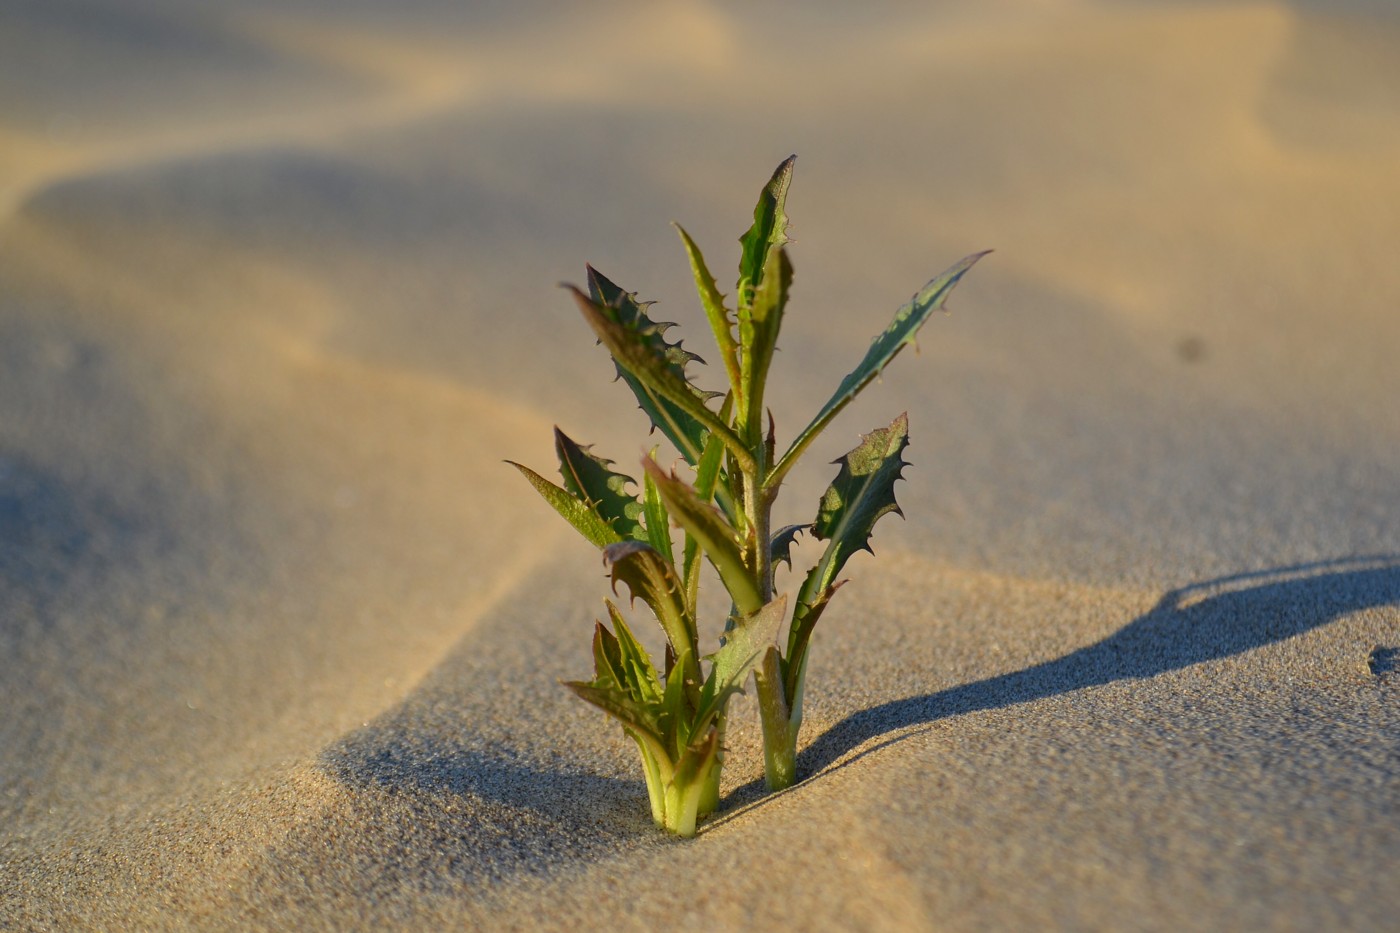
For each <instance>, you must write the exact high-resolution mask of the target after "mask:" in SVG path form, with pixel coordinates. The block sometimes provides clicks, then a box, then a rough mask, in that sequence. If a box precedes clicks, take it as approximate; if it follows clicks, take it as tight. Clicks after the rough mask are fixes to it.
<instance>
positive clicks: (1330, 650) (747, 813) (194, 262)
mask: <svg viewBox="0 0 1400 933" xmlns="http://www.w3.org/2000/svg"><path fill="white" fill-rule="evenodd" d="M749 6H750V5H749V4H740V3H719V2H708V3H707V2H663V3H645V4H644V3H610V4H602V5H590V6H589V8H588V9H587V10H586V11H584V9H583V8H582V7H579V8H577V9H575V10H568V11H567V12H564V11H561V9H567V8H562V7H560V6H555V5H547V4H539V3H526V4H496V5H489V6H488V5H472V4H449V3H431V2H421V3H411V4H394V5H392V9H391V8H390V5H389V4H382V5H376V4H371V3H368V2H360V3H351V4H341V3H337V4H331V3H329V2H321V0H298V2H293V3H272V2H265V3H251V4H246V3H245V4H221V3H215V2H196V3H187V2H181V3H176V2H173V0H153V2H145V0H142V2H130V0H123V2H116V0H112V2H102V0H84V2H81V3H61V4H59V3H50V2H46V0H11V2H8V3H6V4H4V7H3V9H0V708H3V710H4V715H3V716H2V717H0V927H3V928H5V929H17V930H31V929H33V930H72V929H136V928H141V929H162V928H173V929H181V928H198V929H228V928H240V929H249V928H254V929H256V928H265V929H283V930H285V929H307V930H315V929H326V930H345V929H369V928H378V929H382V928H421V929H440V928H444V927H447V926H452V927H457V928H479V929H510V928H544V929H568V930H580V929H595V928H601V927H608V928H612V929H643V928H649V929H655V928H657V927H658V926H660V925H662V924H665V925H667V928H672V929H683V930H688V929H697V930H698V929H707V930H715V929H733V928H739V927H745V926H747V927H750V928H752V929H769V928H777V927H778V926H779V925H780V924H781V925H783V926H784V927H786V928H794V929H795V928H803V929H817V930H824V929H833V930H836V929H870V930H881V929H899V930H903V929H958V930H962V929H1115V930H1116V929H1148V930H1180V929H1260V928H1271V929H1298V930H1315V929H1336V930H1341V929H1355V930H1382V929H1392V930H1393V929H1395V927H1396V924H1397V923H1400V885H1397V883H1396V879H1397V878H1400V661H1398V660H1397V652H1398V651H1400V404H1397V401H1396V400H1397V399H1398V398H1400V366H1397V365H1396V360H1397V356H1398V355H1400V314H1397V309H1400V262H1397V261H1396V254H1397V246H1400V19H1397V18H1395V14H1394V12H1393V7H1389V5H1388V4H1385V3H1373V4H1362V3H1358V4H1335V3H1329V4H1322V3H1316V4H1294V5H1288V4H1282V3H1218V4H1194V3H1127V4H1102V3H1088V2H1083V3H1081V2H1063V3H1047V2H1037V0H996V2H990V3H989V2H978V3H973V2H964V3H955V2H950V3H941V4H937V5H931V4H914V3H911V4H890V5H888V6H880V7H879V8H878V9H869V10H864V11H862V12H854V11H853V10H852V9H848V5H845V4H836V3H831V4H807V5H804V7H803V12H801V13H793V14H788V15H785V16H779V15H778V14H776V13H764V12H760V13H754V12H753V11H752V10H750V9H749ZM474 7H480V8H474ZM1387 10H1390V11H1391V12H1387ZM794 151H795V152H797V153H799V156H800V158H799V162H798V167H797V174H796V180H795V182H794V186H793V190H792V195H791V199H790V202H789V208H790V214H791V215H792V217H793V221H794V228H793V234H794V237H795V243H794V246H793V249H792V255H793V261H794V264H795V266H796V270H797V278H796V285H795V290H794V298H793V304H792V306H791V307H790V309H789V316H788V324H787V330H786V335H785V338H784V340H783V342H782V353H780V354H779V359H778V363H777V365H776V367H775V372H774V375H773V381H772V390H771V391H772V402H773V407H774V410H775V415H776V418H777V423H778V430H779V434H780V435H783V433H784V432H785V431H786V432H787V434H786V436H788V437H790V436H791V433H792V432H793V431H794V430H795V429H796V428H797V427H799V426H800V425H801V424H802V423H805V421H806V419H807V417H808V416H809V414H810V412H811V411H812V410H814V409H815V407H816V406H817V404H819V403H820V401H821V400H823V399H824V398H825V397H826V395H827V394H828V393H829V392H830V389H831V387H832V386H833V385H834V384H835V382H836V381H838V380H839V378H840V377H841V376H842V375H843V374H844V373H845V372H846V371H847V370H848V369H849V368H850V367H851V366H852V365H853V364H854V362H855V361H856V360H857V359H858V358H859V356H860V354H861V353H862V352H863V350H864V346H865V343H866V341H867V340H868V339H869V338H870V337H871V336H872V335H873V334H874V333H875V332H876V331H878V330H879V329H880V328H881V327H883V326H884V324H885V322H886V321H887V320H888V316H889V314H890V313H891V312H892V311H893V310H894V308H896V307H897V306H898V305H899V304H900V303H901V302H903V301H904V300H905V299H906V298H907V296H908V295H909V294H910V292H912V291H913V290H914V289H915V288H916V287H917V286H918V285H920V284H921V283H922V282H923V281H924V280H925V279H927V278H928V277H929V276H930V275H932V274H933V273H935V272H937V271H939V270H941V269H942V268H944V267H945V266H947V265H949V264H950V263H951V262H953V261H954V260H956V259H957V258H959V257H961V256H963V255H965V254H967V253H970V252H973V251H975V250H978V249H983V248H988V247H994V248H996V250H997V252H996V253H995V254H994V255H993V256H991V257H989V258H988V259H986V260H985V261H984V262H983V263H982V264H981V265H979V266H978V267H977V268H976V269H975V270H974V272H973V273H972V274H971V275H970V276H969V277H968V278H967V279H966V280H965V282H964V284H963V285H962V286H961V287H960V288H959V289H958V291H957V293H956V294H955V296H954V299H953V301H952V302H951V308H952V310H953V314H952V315H951V316H949V317H947V318H938V319H936V320H935V321H933V322H932V323H931V324H930V325H929V327H928V329H926V330H925V331H924V333H923V335H922V337H921V340H920V348H921V351H920V354H919V355H918V356H914V355H912V354H910V355H908V356H906V357H902V358H901V359H900V360H899V361H898V363H897V364H896V365H895V366H894V367H893V368H892V369H891V370H890V371H889V372H888V373H887V375H886V377H885V378H884V379H883V381H882V382H881V383H880V384H878V385H877V386H875V387H873V388H872V389H871V390H870V391H869V392H868V393H867V396H866V397H864V398H863V399H862V400H861V401H860V402H859V403H858V404H857V405H855V406H853V407H852V409H851V410H850V411H849V412H848V413H847V414H844V415H843V416H842V417H841V419H840V420H839V421H838V422H837V423H836V424H835V425H834V426H833V428H832V430H831V431H830V432H828V435H827V436H826V437H824V438H823V440H822V441H821V443H819V444H818V445H817V447H816V448H815V449H814V451H813V453H812V455H811V457H810V458H809V459H810V464H807V465H804V466H802V467H800V468H799V469H798V470H797V471H796V472H795V473H794V475H793V478H792V480H791V482H790V484H789V486H790V488H789V490H788V492H787V493H786V495H785V497H784V498H783V499H782V500H780V504H779V514H778V516H777V517H778V519H779V520H781V521H783V522H787V521H794V522H795V521H804V520H808V519H809V518H810V513H811V512H812V511H813V509H814V503H815V501H816V498H817V496H818V495H819V494H820V492H821V490H822V489H823V488H824V485H825V483H826V482H827V481H828V480H829V479H830V477H831V468H829V467H827V466H825V462H826V461H827V460H830V459H831V458H832V457H834V456H836V455H838V454H840V453H841V452H842V451H844V450H845V449H847V448H848V447H850V446H851V444H852V443H853V441H854V439H855V435H856V433H857V432H859V431H865V430H869V429H870V428H871V427H874V426H878V425H882V424H885V423H887V422H888V420H889V419H890V417H891V416H892V415H893V414H895V413H897V412H898V411H901V410H905V409H907V410H908V411H909V413H910V422H911V435H912V437H913V444H912V446H911V448H910V450H909V452H908V457H909V459H910V460H911V461H912V462H913V464H914V466H913V468H912V469H910V470H908V471H906V477H907V482H905V483H903V484H901V485H900V487H899V495H900V500H901V503H902V505H903V508H904V511H905V513H906V514H907V516H908V520H907V521H905V522H903V523H901V522H899V521H897V520H893V519H891V520H887V522H886V523H885V524H882V525H881V527H880V528H879V530H878V531H877V533H876V538H875V544H876V549H877V551H878V552H879V557H878V559H871V558H869V557H868V556H866V557H861V558H858V559H856V560H855V561H853V562H852V564H851V565H850V566H849V574H848V575H849V576H850V577H851V578H852V582H851V583H850V584H849V585H848V586H847V587H846V588H845V589H843V590H842V592H841V595H840V597H839V599H838V601H837V602H836V604H835V605H834V606H833V609H832V611H831V612H830V613H828V615H827V616H826V618H825V619H824V620H823V623H822V625H821V627H820V628H819V629H818V634H817V640H816V647H815V649H814V658H813V661H812V666H811V674H810V679H809V690H808V714H807V722H806V725H805V727H804V738H803V743H802V744H803V747H804V750H803V752H802V755H801V759H800V762H799V767H800V770H801V773H802V774H803V776H804V778H805V779H804V780H803V781H802V782H801V783H800V784H799V785H798V786H797V787H796V788H794V789H792V790H791V791H789V792H786V793H784V794H781V795H777V796H770V797H764V796H763V795H762V794H761V793H759V785H760V783H761V778H760V771H761V769H760V766H759V763H758V758H757V757H756V753H757V726H756V723H755V721H754V717H755V709H754V706H753V701H752V699H751V698H749V697H744V698H740V699H739V700H738V701H737V702H736V704H735V706H734V724H733V726H732V727H731V733H730V744H731V755H730V762H731V764H730V766H729V768H728V769H727V772H726V794H727V796H726V800H725V806H724V809H723V811H722V812H721V813H720V814H719V815H717V816H716V817H715V818H714V819H712V820H710V821H708V822H707V823H705V824H703V826H702V832H701V834H700V836H699V838H697V839H696V840H694V841H691V842H688V843H679V842H674V841H672V840H669V839H666V838H663V837H662V836H660V835H659V834H658V833H657V832H656V831H655V830H654V829H653V828H652V827H651V826H650V821H649V819H648V816H647V813H646V811H645V793H644V789H643V786H642V783H641V779H640V773H639V771H638V770H637V767H636V763H635V761H634V752H633V750H632V748H631V747H630V743H627V742H626V741H625V740H624V739H623V737H622V736H621V735H620V734H619V733H618V731H617V730H616V729H615V728H614V727H613V726H612V725H610V724H609V723H608V722H607V721H605V719H604V718H603V717H602V716H601V715H599V714H597V713H596V712H595V711H593V710H591V709H589V708H586V707H584V706H583V704H581V703H579V702H578V701H577V700H575V699H574V698H572V697H571V696H569V695H568V694H567V693H566V691H564V690H563V689H562V688H560V687H559V686H558V685H557V683H556V681H557V680H558V679H559V678H576V677H581V676H586V675H587V673H588V671H589V665H590V662H589V654H588V637H589V631H590V628H591V622H592V619H593V618H594V616H595V615H596V614H597V613H598V611H599V610H600V608H601V603H600V599H601V597H602V596H603V595H604V594H605V593H606V581H605V580H604V579H603V577H602V571H601V568H600V566H599V565H598V559H597V555H596V553H594V552H593V551H592V550H591V549H590V548H589V547H588V546H587V545H586V544H585V543H583V542H582V541H581V540H580V539H578V538H577V537H576V536H574V535H573V534H572V533H571V532H570V531H569V530H568V529H567V528H565V527H564V526H562V524H561V523H559V522H558V521H557V519H556V518H555V517H554V516H553V515H551V514H549V512H548V510H547V509H546V508H545V507H544V506H543V505H542V504H541V503H540V502H539V501H538V500H537V499H536V498H535V497H534V494H533V492H531V490H530V489H529V488H528V487H526V486H525V484H523V483H522V482H521V481H520V479H519V477H518V476H517V475H516V474H515V473H514V471H512V470H510V468H509V467H506V466H504V465H503V464H502V463H501V460H502V459H503V458H507V457H509V458H511V459H517V460H521V461H524V462H527V463H531V464H534V465H535V466H537V467H538V468H540V469H544V468H545V467H546V466H547V465H548V464H549V462H550V458H551V450H550V427H551V425H552V424H555V423H557V424H559V425H560V426H561V427H563V428H564V429H565V430H566V431H568V432H569V433H570V434H572V435H574V436H576V437H579V438H581V439H583V440H585V441H590V442H596V443H597V444H598V450H599V451H600V452H602V453H605V454H607V455H609V456H611V457H613V458H614V459H617V460H618V461H619V462H621V463H623V464H624V466H625V465H627V464H630V463H633V462H635V459H636V457H637V456H638V455H639V453H640V451H641V449H642V447H643V445H644V444H646V443H647V439H646V437H645V432H644V428H645V424H644V421H643V420H642V416H641V415H640V413H638V412H637V411H636V410H635V409H634V407H633V404H632V403H631V401H630V400H629V399H628V397H627V394H626V390H625V388H623V387H622V386H621V385H618V384H614V383H612V382H611V381H610V375H611V371H610V364H609V363H608V362H607V360H606V358H605V356H604V354H603V353H602V351H601V350H599V349H598V348H596V347H594V346H593V345H592V344H593V341H592V340H591V337H590V335H589V334H588V332H587V330H586V328H585V326H584V324H583V323H582V321H580V320H579V319H578V317H577V313H576V311H575V309H574V308H573V307H572V306H571V303H570V301H569V300H568V298H567V296H566V295H564V294H563V293H562V292H560V291H559V290H558V289H557V288H556V287H555V286H556V283H558V282H559V281H561V280H573V281H578V280H580V279H581V278H582V274H583V264H584V262H585V261H591V262H593V263H594V264H595V265H597V266H598V267H599V268H600V269H602V270H603V271H604V272H605V273H607V274H609V275H610V276H612V277H614V278H615V279H617V280H619V281H620V282H622V283H623V284H624V285H626V286H627V287H629V288H633V289H637V290H639V291H640V292H641V293H642V294H643V296H644V297H648V298H654V299H659V300H660V302H661V304H659V305H658V310H659V311H662V312H664V314H662V315H661V316H662V317H666V318H672V319H674V320H677V321H679V322H680V323H681V327H682V330H683V331H686V332H688V333H689V334H690V335H691V339H690V343H689V344H688V346H691V347H692V348H694V349H697V350H699V351H700V352H701V353H702V355H703V353H704V348H703V345H704V343H705V340H704V339H702V338H703V337H704V335H705V327H704V324H703V318H702V316H701V314H700V311H699V308H698V306H697V304H696V302H695V299H694V297H693V293H692V291H691V288H690V284H689V272H688V269H687V267H686V265H685V262H684V258H683V255H682V253H681V250H680V247H679V243H678V242H677V241H676V238H675V235H674V233H673V231H672V230H671V229H670V228H669V227H668V226H667V224H668V222H669V221H671V220H680V221H682V222H684V223H685V224H686V226H687V229H689V230H690V232H691V233H692V234H693V235H694V236H695V237H696V239H697V240H698V241H699V242H700V243H701V245H702V246H704V247H705V248H706V250H707V253H708V255H709V257H710V260H711V265H712V266H713V267H715V268H717V269H724V270H727V269H730V268H732V265H731V263H732V261H733V259H734V257H736V256H737V247H736V246H735V245H734V237H736V236H737V235H738V234H739V233H740V232H741V231H742V230H743V229H744V227H745V226H747V215H748V211H749V210H750V209H751V207H752V203H753V199H754V196H755V194H756V193H757V190H758V187H759V186H760V185H761V183H762V181H763V180H764V179H765V178H766V177H767V174H768V172H769V171H770V170H771V169H772V167H773V166H774V165H775V164H776V163H777V162H778V161H779V160H780V159H782V158H783V157H785V156H786V155H788V154H789V153H790V152H794ZM721 278H725V279H727V278H728V273H726V274H725V275H724V276H721ZM708 381H709V382H711V383H714V382H716V381H718V380H717V379H716V378H715V377H713V376H711V377H708ZM814 557H815V553H814V551H813V550H812V549H811V548H810V547H809V548H804V549H801V550H799V552H798V560H799V562H801V561H802V560H803V559H806V560H811V559H812V558H814ZM779 582H780V585H786V584H790V583H791V582H792V580H791V577H789V576H787V575H786V574H783V575H780V579H779ZM711 636H713V632H711Z"/></svg>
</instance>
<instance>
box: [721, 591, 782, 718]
mask: <svg viewBox="0 0 1400 933" xmlns="http://www.w3.org/2000/svg"><path fill="white" fill-rule="evenodd" d="M786 616H787V595H786V594H784V595H782V596H779V597H778V598H777V599H775V600H773V601H772V602H770V603H768V605H766V606H764V607H763V608H762V609H760V610H758V612H755V613H753V614H751V615H749V616H746V617H745V618H742V619H740V620H739V621H737V622H736V623H735V624H734V626H733V628H730V629H729V630H728V631H726V632H725V633H724V636H723V638H722V644H721V645H720V648H719V650H718V651H716V652H715V653H714V654H712V655H710V664H711V667H710V677H709V679H708V680H707V681H705V689H704V691H702V693H701V695H700V709H701V710H702V711H704V710H708V709H710V708H711V706H714V708H716V709H717V708H718V707H719V706H720V705H722V704H723V703H724V701H725V700H726V699H727V698H728V697H729V696H730V695H731V694H733V693H737V692H739V691H741V690H743V688H744V681H745V680H746V679H748V676H749V672H750V671H752V670H753V669H754V666H755V665H757V664H758V662H759V661H761V660H762V659H763V653H764V652H765V651H767V650H768V648H769V647H770V646H772V645H773V642H774V639H776V638H777V635H778V629H780V628H782V625H783V619H784V618H786Z"/></svg>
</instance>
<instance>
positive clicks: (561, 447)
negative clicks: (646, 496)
mask: <svg viewBox="0 0 1400 933" xmlns="http://www.w3.org/2000/svg"><path fill="white" fill-rule="evenodd" d="M591 449H592V448H590V447H584V446H582V445H581V444H578V443H577V442H575V441H574V440H573V439H572V438H570V437H569V436H568V435H567V434H565V433H564V432H563V431H561V430H559V428H558V427H556V428H555V429H554V452H555V453H556V454H557V455H558V457H559V474H560V475H561V476H562V477H563V478H564V488H565V489H567V490H568V491H569V492H571V493H572V494H573V495H574V497H575V498H577V499H582V500H583V502H584V504H585V505H587V506H588V507H589V508H590V509H592V510H593V511H594V512H595V513H596V514H597V515H598V517H599V518H601V519H602V520H603V521H604V522H606V523H607V524H608V526H609V527H611V528H612V530H613V531H614V532H616V533H617V536H618V537H619V538H623V539H627V538H637V539H645V537H646V534H645V532H644V531H643V530H642V525H641V522H640V521H638V519H639V518H640V516H641V514H642V504H641V503H640V502H638V501H637V497H636V496H634V495H632V494H631V493H629V492H627V486H628V484H633V483H635V482H636V480H634V479H632V477H630V476H625V475H623V474H622V473H615V472H613V471H612V470H610V469H608V468H609V467H610V466H612V461H611V460H605V459H604V458H602V457H598V456H594V455H593V454H592V453H590V452H589V451H590V450H591Z"/></svg>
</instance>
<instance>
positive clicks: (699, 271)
mask: <svg viewBox="0 0 1400 933" xmlns="http://www.w3.org/2000/svg"><path fill="white" fill-rule="evenodd" d="M676 229H677V230H678V231H680V235H681V242H682V243H684V244H685V254H686V256H687V257H688V258H689V259H690V271H691V273H692V274H693V275H694V276H695V290H696V291H697V292H698V293H699V294H700V304H701V306H703V307H704V309H705V317H706V318H708V319H709V322H710V330H711V331H712V332H713V333H714V335H715V345H716V346H718V347H719V353H720V358H721V360H722V361H723V362H724V369H725V372H726V373H727V374H728V375H729V388H730V390H731V391H733V392H735V393H736V394H737V393H738V392H739V386H740V382H739V354H738V349H739V345H738V343H737V342H736V341H735V339H734V329H735V327H737V326H738V322H737V321H736V320H735V318H734V315H733V313H732V312H731V311H730V310H729V308H728V307H726V306H725V304H724V296H723V295H721V294H720V292H719V286H717V285H716V284H715V277H714V276H713V275H711V274H710V269H709V267H708V266H707V265H705V256H704V254H702V253H701V252H700V247H698V246H696V245H695V241H694V240H692V239H691V238H690V234H689V233H686V232H685V228H684V227H682V226H681V225H680V224H676Z"/></svg>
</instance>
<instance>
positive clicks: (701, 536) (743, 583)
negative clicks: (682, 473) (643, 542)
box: [642, 457, 763, 613]
mask: <svg viewBox="0 0 1400 933" xmlns="http://www.w3.org/2000/svg"><path fill="white" fill-rule="evenodd" d="M642 468H643V469H644V470H645V471H646V475H647V477H648V478H649V479H650V481H651V482H653V483H655V484H656V488H657V491H658V492H659V493H660V495H661V500H662V501H663V502H665V503H666V508H667V509H668V510H670V513H671V516H672V517H673V518H675V520H676V521H677V522H679V523H680V525H681V527H682V528H684V529H685V530H686V533H687V534H689V535H690V536H691V537H693V538H694V539H695V540H696V541H697V542H699V545H700V550H701V551H702V552H703V553H704V554H705V555H706V556H707V557H709V559H710V562H711V563H712V564H714V566H715V569H716V570H718V571H719V575H720V579H722V580H723V581H724V586H725V589H727V590H728V591H729V595H730V596H731V597H732V598H733V599H734V604H735V605H736V606H738V607H739V611H740V612H745V613H750V612H757V611H758V610H759V608H761V607H762V606H763V598H762V596H761V595H760V594H759V589H758V584H757V581H755V580H754V578H753V575H752V573H751V572H750V570H749V568H748V567H746V566H745V565H744V556H743V550H742V548H741V547H740V544H739V539H738V537H737V536H736V535H735V533H734V529H733V527H731V526H730V524H729V522H728V520H727V519H726V518H725V517H724V515H723V514H722V513H721V512H720V511H719V509H717V508H715V507H714V506H712V505H710V504H709V503H707V502H705V501H704V500H702V499H701V498H700V496H699V495H698V494H697V493H696V492H695V490H694V489H692V488H690V487H689V486H688V485H686V484H685V483H683V482H681V480H679V479H677V478H676V477H675V476H674V475H667V473H666V472H665V471H664V470H662V469H661V467H660V466H658V465H657V463H656V461H655V460H652V459H651V458H650V457H648V458H646V459H645V460H643V461H642Z"/></svg>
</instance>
